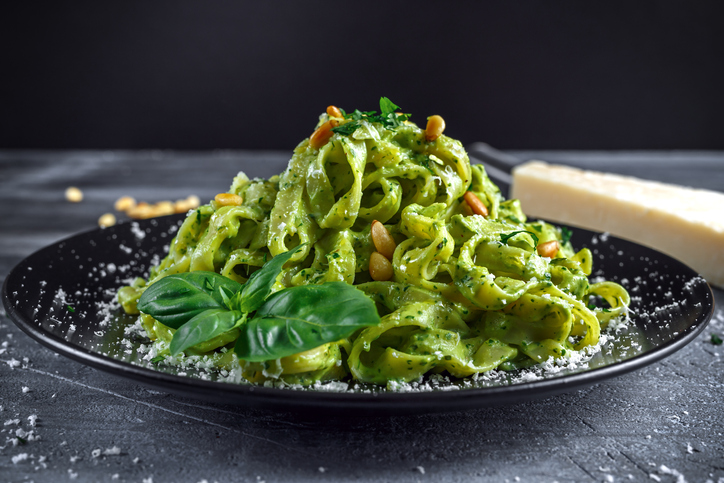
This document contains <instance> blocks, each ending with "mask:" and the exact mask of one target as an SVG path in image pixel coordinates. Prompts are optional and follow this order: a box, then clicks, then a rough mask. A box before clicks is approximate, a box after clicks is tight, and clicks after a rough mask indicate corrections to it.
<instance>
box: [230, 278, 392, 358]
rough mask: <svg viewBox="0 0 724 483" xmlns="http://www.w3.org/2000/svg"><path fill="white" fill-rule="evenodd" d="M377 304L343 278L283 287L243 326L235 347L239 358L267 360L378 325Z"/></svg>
mask: <svg viewBox="0 0 724 483" xmlns="http://www.w3.org/2000/svg"><path fill="white" fill-rule="evenodd" d="M379 322H380V316H379V315H378V314H377V308H376V307H375V304H374V303H373V302H372V300H371V299H369V298H368V297H367V296H366V295H365V294H364V293H362V292H361V291H360V290H358V289H356V288H354V287H353V286H351V285H349V284H346V283H344V282H328V283H324V284H321V285H301V286H298V287H291V288H288V289H285V290H281V291H279V292H277V293H275V294H274V295H272V296H271V297H269V299H268V300H267V301H266V302H265V303H264V305H262V306H261V307H260V308H259V309H258V310H257V312H256V315H255V316H254V318H253V319H251V320H250V321H248V322H247V323H246V324H244V325H243V326H242V327H241V335H240V336H239V339H238V340H237V342H236V347H235V348H234V350H235V351H236V354H237V355H238V356H239V358H240V359H243V360H246V361H254V362H258V361H266V360H270V359H278V358H280V357H286V356H290V355H292V354H297V353H299V352H304V351H307V350H310V349H314V348H315V347H319V346H320V345H322V344H326V343H328V342H334V341H337V340H340V339H344V338H345V337H349V336H350V335H352V334H353V333H354V332H355V331H357V330H358V329H361V328H363V327H367V326H371V325H377V324H379Z"/></svg>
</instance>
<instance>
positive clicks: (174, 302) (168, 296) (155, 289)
mask: <svg viewBox="0 0 724 483" xmlns="http://www.w3.org/2000/svg"><path fill="white" fill-rule="evenodd" d="M222 288H223V290H224V291H225V292H229V293H236V292H238V291H239V290H241V284H239V283H238V282H235V281H233V280H231V279H229V278H226V277H224V276H222V275H219V274H217V273H214V272H203V271H198V272H188V273H180V274H175V275H169V276H168V277H164V278H162V279H161V280H158V281H157V282H155V283H153V284H151V285H150V286H149V287H148V288H147V289H146V290H145V291H144V292H143V294H142V295H141V298H140V299H139V300H138V309H139V310H140V311H141V312H143V313H146V314H148V315H150V316H151V317H153V318H154V319H156V320H158V321H159V322H161V323H162V324H164V325H166V326H168V327H171V328H172V329H178V328H179V327H181V326H182V325H183V324H185V323H186V322H188V321H189V320H191V319H192V318H194V317H196V316H197V315H199V314H200V313H202V312H204V311H206V310H209V309H221V308H223V309H227V307H226V306H225V304H224V296H223V295H222V292H221V290H222Z"/></svg>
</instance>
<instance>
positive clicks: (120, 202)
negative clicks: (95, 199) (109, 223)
mask: <svg viewBox="0 0 724 483" xmlns="http://www.w3.org/2000/svg"><path fill="white" fill-rule="evenodd" d="M135 206H136V200H135V199H134V198H132V197H130V196H121V197H120V198H118V199H117V200H116V203H115V204H114V205H113V208H115V210H116V211H123V212H125V211H128V210H130V209H131V208H133V207H135Z"/></svg>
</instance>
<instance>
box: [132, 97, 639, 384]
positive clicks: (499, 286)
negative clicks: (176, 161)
mask: <svg viewBox="0 0 724 483" xmlns="http://www.w3.org/2000/svg"><path fill="white" fill-rule="evenodd" d="M328 111H329V113H328V114H323V115H322V116H321V117H320V121H319V124H318V129H317V131H315V134H314V135H312V136H311V141H310V139H306V140H304V141H303V142H302V143H301V144H299V145H298V146H297V148H296V149H295V150H294V154H293V156H292V158H291V160H290V161H289V165H288V167H287V168H286V170H285V171H284V172H282V173H281V174H280V175H278V176H273V177H272V178H270V179H268V180H263V179H249V178H248V177H247V176H246V175H245V174H243V173H239V174H238V175H237V176H236V177H235V179H234V180H233V184H232V185H231V188H230V189H229V192H228V196H227V198H224V197H217V199H215V200H213V201H211V202H210V203H209V204H206V205H203V206H200V207H199V208H198V209H195V210H193V211H190V212H189V214H188V216H187V218H186V219H185V221H184V222H183V224H182V225H181V227H180V229H179V231H178V233H177V234H176V236H175V238H174V239H173V241H172V242H171V245H170V249H169V253H168V255H167V256H166V257H165V259H164V260H163V261H162V262H161V263H160V264H159V265H158V266H156V267H154V268H153V269H152V270H151V274H150V277H149V279H148V280H138V281H137V282H136V283H134V284H133V285H132V286H129V287H125V288H124V289H122V290H121V292H120V299H121V302H122V303H123V306H124V308H125V309H126V310H127V311H128V312H131V313H133V312H134V311H136V309H135V306H134V304H133V301H134V300H136V299H137V298H138V296H139V295H140V293H141V292H142V291H143V290H144V289H145V287H147V286H148V285H150V284H153V283H154V282H155V281H156V280H159V279H160V278H162V277H165V276H167V275H170V274H176V273H182V272H188V271H196V270H207V271H214V272H217V273H219V274H222V275H224V276H226V277H228V278H231V279H233V280H236V281H238V282H240V283H244V282H245V281H246V280H247V279H248V277H249V276H250V274H251V273H253V272H254V271H255V270H257V269H259V268H260V267H261V266H262V265H264V263H265V262H266V261H268V260H270V259H271V258H272V257H274V256H277V255H279V254H281V253H284V252H287V251H288V250H291V249H293V248H295V247H297V246H299V245H302V248H301V249H300V250H299V251H298V252H297V253H296V254H295V255H294V256H293V257H292V259H291V260H290V262H288V263H287V264H286V265H285V267H284V269H283V271H282V273H281V275H280V276H279V277H278V279H277V281H276V284H275V290H280V289H282V288H284V287H290V286H297V285H303V284H321V283H324V282H329V281H343V282H346V283H348V284H353V285H354V286H356V287H357V288H358V289H359V290H362V291H363V292H364V293H365V294H367V295H368V296H369V297H370V298H372V299H373V300H374V301H375V302H376V304H377V308H378V311H379V314H380V316H381V323H380V324H379V325H378V326H373V327H367V328H364V329H361V330H359V331H358V332H356V333H355V334H353V335H352V336H351V337H349V338H347V339H344V340H340V341H336V342H333V343H329V344H325V345H323V346H320V347H317V348H315V349H312V350H310V351H307V352H304V353H301V354H296V355H293V356H289V357H285V358H283V359H281V360H275V361H267V362H262V363H260V362H246V361H243V360H238V358H236V356H235V355H234V354H233V351H227V350H223V349H222V347H224V344H225V343H226V344H228V343H229V342H230V340H226V341H225V340H224V338H223V337H222V338H220V339H219V340H218V341H216V342H215V343H214V344H213V345H212V346H209V345H206V346H204V347H197V348H194V349H195V352H194V351H191V352H192V353H197V354H198V353H204V352H206V353H208V352H210V351H219V349H221V350H222V352H224V353H226V356H225V357H223V358H220V359H219V361H221V362H220V364H222V365H226V366H231V365H240V366H241V368H242V372H243V374H244V376H245V378H246V379H248V380H249V381H251V382H256V383H258V382H263V381H266V380H268V379H281V380H283V381H285V382H288V383H296V384H312V383H314V382H315V381H324V380H331V379H336V380H340V379H345V378H350V377H351V378H352V379H354V380H356V381H361V382H368V383H375V384H387V383H389V382H390V381H397V382H409V381H414V380H417V379H419V378H421V377H423V376H424V375H426V374H430V373H447V374H449V375H451V376H454V377H467V376H471V375H474V374H478V373H484V372H487V371H491V370H496V369H498V370H515V369H520V368H525V367H529V366H531V365H534V364H538V363H541V362H544V361H547V360H549V359H550V358H554V359H557V358H561V357H565V356H567V355H570V354H571V353H572V352H573V351H580V350H582V349H584V348H586V347H589V346H593V345H595V344H597V343H598V341H599V336H600V332H601V329H602V328H603V327H605V326H606V324H607V323H608V322H609V320H611V319H613V318H615V317H619V316H622V315H625V313H626V310H627V306H628V304H629V297H628V294H627V292H626V290H625V289H624V288H623V287H621V286H620V285H618V284H616V283H613V282H609V281H604V282H599V283H590V282H589V278H588V277H589V275H590V274H591V270H592V256H591V252H590V251H589V250H588V249H582V250H580V251H578V252H576V251H574V249H573V247H572V246H571V244H570V242H569V241H568V240H567V239H566V238H567V237H566V234H565V233H564V231H562V230H561V229H559V228H557V227H555V226H553V225H550V224H547V223H545V222H543V221H530V222H529V221H527V219H526V216H525V215H524V213H523V211H522V209H521V206H520V204H519V202H518V201H517V200H504V199H503V197H502V196H501V194H500V191H499V189H498V188H497V187H496V186H495V184H493V182H491V180H490V179H489V178H488V176H487V175H486V173H485V169H484V167H483V166H482V165H473V166H471V164H470V161H469V159H468V156H467V154H466V152H465V149H464V148H463V146H462V144H461V143H460V142H459V141H457V140H454V139H451V138H450V137H447V136H446V135H444V134H439V135H436V136H430V132H429V129H430V127H429V126H428V127H426V128H425V129H422V128H420V127H418V126H417V125H416V124H414V123H412V122H409V121H405V122H402V123H399V125H397V126H394V127H390V126H386V125H384V123H380V122H374V121H370V120H368V119H367V118H366V117H365V116H362V117H360V116H357V120H356V121H353V120H352V119H351V117H350V116H347V115H345V114H343V113H341V111H340V110H338V109H331V110H328ZM357 112H358V111H357ZM351 122H356V124H355V125H354V129H348V130H346V132H345V130H335V129H330V125H331V126H344V125H345V124H347V123H351ZM325 126H326V127H325ZM320 130H322V131H323V134H324V136H323V138H322V139H321V141H320V137H319V135H318V133H319V132H320ZM315 136H316V137H315ZM467 192H471V193H472V194H473V195H474V196H475V198H476V199H477V200H479V201H480V202H481V204H482V205H484V212H485V214H476V212H475V211H473V210H472V209H471V206H470V203H469V202H468V201H466V198H468V199H470V198H469V197H470V196H471V195H466V193H467ZM230 196H236V197H237V198H233V199H234V200H235V201H234V202H233V203H228V202H226V201H224V200H226V199H228V197H230ZM375 221H377V222H380V223H381V224H382V225H381V226H383V227H384V228H385V230H386V232H387V233H388V234H389V235H391V237H392V238H393V239H394V247H395V248H394V252H393V253H392V256H391V260H390V264H391V266H392V273H391V275H390V278H389V280H375V279H373V277H372V275H371V274H370V259H371V257H373V253H375V252H376V251H377V249H376V247H375V244H374V241H373V237H372V236H371V226H372V224H373V222H375ZM552 242H555V243H552ZM544 244H547V245H546V246H547V247H549V248H550V247H551V246H553V247H554V250H553V252H552V253H547V254H546V253H544V254H541V253H540V252H541V250H540V247H541V246H544ZM375 278H379V277H375ZM594 303H595V304H596V306H594ZM601 305H602V306H603V307H599V306H601ZM142 320H143V322H144V327H145V328H146V330H147V332H148V335H149V337H151V338H152V339H155V340H161V341H163V340H165V341H166V342H167V341H168V340H169V339H170V337H171V336H172V334H173V330H172V329H169V328H167V327H164V326H163V325H162V324H160V323H159V322H157V321H155V320H153V319H152V318H150V317H149V316H147V315H143V316H142ZM187 352H188V351H187Z"/></svg>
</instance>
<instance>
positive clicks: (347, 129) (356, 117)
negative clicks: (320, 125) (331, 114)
mask: <svg viewBox="0 0 724 483" xmlns="http://www.w3.org/2000/svg"><path fill="white" fill-rule="evenodd" d="M398 109H400V106H398V105H397V104H395V103H394V102H392V101H391V100H389V99H388V98H387V97H381V98H380V111H381V112H380V114H377V111H360V110H359V109H355V110H354V111H352V112H351V113H346V112H344V111H343V115H344V118H345V119H351V121H349V122H346V123H344V124H342V125H340V126H337V127H334V128H332V132H336V133H339V134H343V135H349V134H352V133H353V132H355V131H356V130H357V128H358V127H360V125H361V122H362V121H363V120H364V121H368V122H378V123H380V124H382V125H383V126H384V127H386V128H387V129H391V130H393V131H394V129H395V128H397V127H400V126H402V124H403V123H404V122H405V121H407V120H408V119H410V115H409V114H402V113H397V112H396V111H397V110H398Z"/></svg>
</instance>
